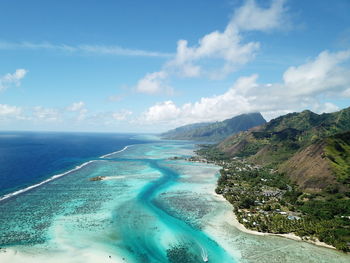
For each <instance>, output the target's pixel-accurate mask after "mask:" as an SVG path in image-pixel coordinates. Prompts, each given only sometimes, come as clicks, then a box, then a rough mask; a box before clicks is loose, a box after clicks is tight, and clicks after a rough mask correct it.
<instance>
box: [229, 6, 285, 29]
mask: <svg viewBox="0 0 350 263" xmlns="http://www.w3.org/2000/svg"><path fill="white" fill-rule="evenodd" d="M285 2H286V1H285V0H274V1H272V4H271V6H270V7H269V8H262V7H259V6H258V5H257V3H256V1H254V0H247V1H246V4H245V5H243V6H241V7H240V8H238V9H237V10H236V12H235V13H234V18H233V20H232V23H233V24H234V25H236V26H237V27H238V28H239V29H240V30H259V31H270V30H273V29H278V28H282V27H285V26H286V25H288V21H287V19H286V17H287V14H286V8H285Z"/></svg>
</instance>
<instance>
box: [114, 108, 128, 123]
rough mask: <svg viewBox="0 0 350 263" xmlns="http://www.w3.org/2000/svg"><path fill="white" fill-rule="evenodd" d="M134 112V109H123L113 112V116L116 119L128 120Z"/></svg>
mask: <svg viewBox="0 0 350 263" xmlns="http://www.w3.org/2000/svg"><path fill="white" fill-rule="evenodd" d="M131 114H132V111H129V110H125V109H124V110H121V111H119V112H113V113H112V118H113V119H114V120H116V121H124V120H126V119H127V118H128V117H129V116H130V115H131Z"/></svg>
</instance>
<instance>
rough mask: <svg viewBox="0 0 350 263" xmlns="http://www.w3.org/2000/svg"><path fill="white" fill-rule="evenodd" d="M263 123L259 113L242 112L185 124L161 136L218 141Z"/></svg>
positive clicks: (174, 138)
mask: <svg viewBox="0 0 350 263" xmlns="http://www.w3.org/2000/svg"><path fill="white" fill-rule="evenodd" d="M264 123H266V121H265V119H264V118H263V116H262V115H261V114H260V113H250V114H242V115H238V116H235V117H233V118H231V119H227V120H224V121H221V122H214V123H196V124H189V125H185V126H182V127H179V128H176V129H173V130H170V131H168V132H165V133H163V134H162V135H161V136H162V137H163V138H165V139H172V140H201V141H220V140H223V139H224V138H226V137H227V136H230V135H232V134H236V133H238V132H241V131H246V130H248V129H250V128H252V127H255V126H259V125H262V124H264Z"/></svg>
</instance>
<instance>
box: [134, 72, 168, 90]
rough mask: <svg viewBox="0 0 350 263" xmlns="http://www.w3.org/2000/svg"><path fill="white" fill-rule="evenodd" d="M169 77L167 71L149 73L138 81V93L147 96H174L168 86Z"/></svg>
mask: <svg viewBox="0 0 350 263" xmlns="http://www.w3.org/2000/svg"><path fill="white" fill-rule="evenodd" d="M167 77H168V73H166V72H165V71H158V72H153V73H149V74H147V75H146V76H145V77H144V78H142V79H140V80H139V81H138V83H137V85H136V91H138V92H141V93H147V94H157V93H166V94H172V92H173V90H172V88H171V87H170V86H168V85H167V84H166V78H167Z"/></svg>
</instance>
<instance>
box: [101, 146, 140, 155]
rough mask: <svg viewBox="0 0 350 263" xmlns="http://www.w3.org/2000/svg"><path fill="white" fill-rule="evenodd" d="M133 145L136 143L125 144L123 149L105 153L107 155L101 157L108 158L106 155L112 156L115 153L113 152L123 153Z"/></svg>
mask: <svg viewBox="0 0 350 263" xmlns="http://www.w3.org/2000/svg"><path fill="white" fill-rule="evenodd" d="M131 146H134V144H131V145H127V146H125V147H124V148H123V149H121V150H119V151H116V152H112V153H107V154H105V155H102V156H100V157H99V158H106V157H108V156H111V155H113V154H116V153H121V152H123V151H125V150H126V149H128V148H129V147H131Z"/></svg>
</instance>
